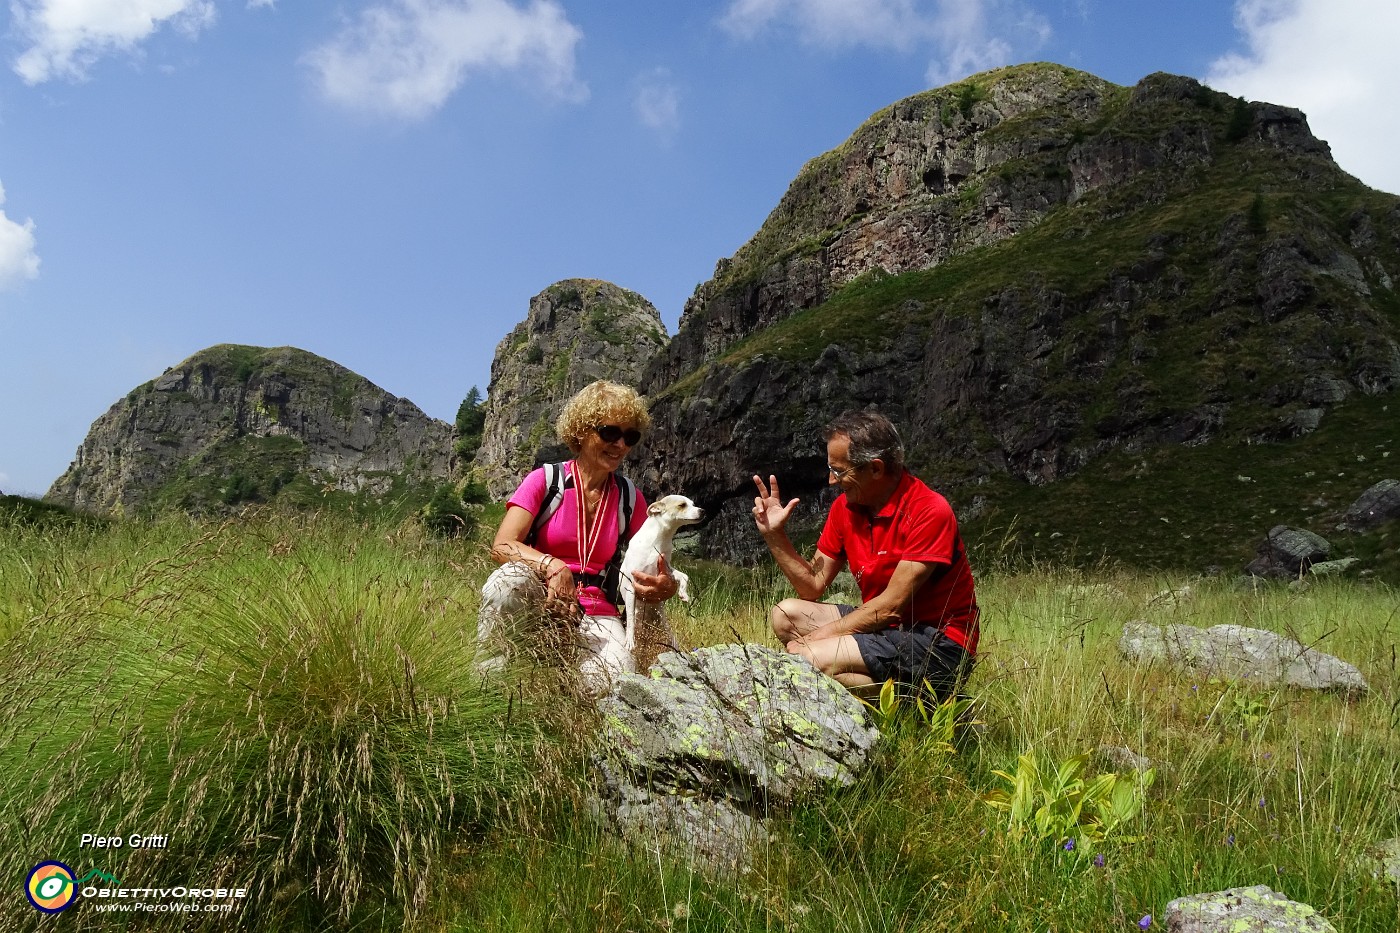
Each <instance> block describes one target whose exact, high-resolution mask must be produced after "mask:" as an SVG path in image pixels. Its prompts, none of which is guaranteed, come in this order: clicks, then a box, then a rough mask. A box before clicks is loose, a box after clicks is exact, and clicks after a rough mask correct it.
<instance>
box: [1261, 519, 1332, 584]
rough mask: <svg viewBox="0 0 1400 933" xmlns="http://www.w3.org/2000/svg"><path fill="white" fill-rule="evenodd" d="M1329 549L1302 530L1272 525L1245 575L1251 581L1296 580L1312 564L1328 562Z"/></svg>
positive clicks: (1328, 544)
mask: <svg viewBox="0 0 1400 933" xmlns="http://www.w3.org/2000/svg"><path fill="white" fill-rule="evenodd" d="M1331 553H1332V545H1331V544H1330V543H1328V541H1327V539H1325V538H1323V537H1321V536H1320V535H1315V534H1313V533H1312V532H1311V531H1305V530H1303V529H1301V528H1289V527H1288V526H1287V525H1275V526H1274V527H1273V528H1271V529H1270V530H1269V533H1268V535H1266V536H1265V538H1264V540H1263V541H1262V542H1261V543H1260V544H1259V550H1258V554H1259V556H1258V557H1256V558H1255V559H1254V560H1253V561H1251V562H1250V564H1249V566H1247V567H1245V568H1244V572H1245V573H1246V574H1247V575H1249V576H1252V577H1267V578H1270V579H1275V580H1296V579H1298V578H1299V577H1300V576H1302V575H1303V574H1305V573H1307V571H1308V568H1309V567H1311V566H1312V565H1313V564H1317V563H1321V562H1322V561H1325V560H1327V558H1328V556H1329V555H1330V554H1331Z"/></svg>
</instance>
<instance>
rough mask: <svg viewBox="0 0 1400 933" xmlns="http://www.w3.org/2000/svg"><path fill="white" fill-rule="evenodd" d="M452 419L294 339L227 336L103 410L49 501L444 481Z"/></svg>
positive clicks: (236, 497) (367, 488) (264, 496)
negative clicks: (269, 344)
mask: <svg viewBox="0 0 1400 933" xmlns="http://www.w3.org/2000/svg"><path fill="white" fill-rule="evenodd" d="M451 446H452V426H451V425H449V424H447V423H445V422H442V421H437V420H435V419H433V418H429V417H428V416H427V415H425V414H423V412H422V411H421V410H419V408H418V407H417V406H416V405H414V404H413V403H412V402H410V401H408V400H407V399H402V398H398V397H396V396H394V395H391V394H389V393H388V392H385V391H384V390H383V389H381V388H379V387H378V386H376V385H374V384H373V383H371V382H370V381H369V380H367V379H365V378H364V377H363V376H360V375H357V374H355V373H353V372H351V371H350V370H348V369H346V368H345V367H343V366H341V365H339V364H337V363H333V362H331V361H330V360H327V359H323V358H322V357H319V356H316V355H315V354H312V353H307V352H306V351H304V350H298V349H295V348H293V347H279V348H276V349H264V348H261V347H248V346H236V345H231V344H221V345H219V346H215V347H211V348H209V349H207V350H202V351H200V352H199V353H196V354H195V355H194V356H192V357H190V358H189V359H187V360H185V361H184V362H183V363H180V364H179V365H178V366H175V367H172V368H171V369H167V370H166V371H165V372H164V373H163V374H162V375H161V376H160V377H159V378H157V379H154V380H152V381H150V382H147V383H145V384H144V385H141V386H138V387H137V388H135V389H133V390H132V391H131V392H130V393H129V394H128V395H127V396H126V397H125V398H123V399H121V400H120V401H118V402H117V403H116V404H114V405H113V406H112V407H111V408H110V409H109V410H108V411H107V413H106V414H104V415H103V416H102V417H100V418H98V419H97V421H95V422H94V423H93V425H92V428H91V429H90V430H89V432H88V435H87V437H86V438H85V439H84V440H83V443H82V446H81V447H79V448H78V452H77V456H76V458H75V459H74V461H73V463H72V465H71V466H69V468H68V470H67V472H65V473H64V474H63V475H62V476H61V477H59V478H58V480H57V481H55V482H54V484H53V487H52V488H50V489H49V492H48V494H47V496H46V497H45V498H46V499H48V500H50V501H53V502H58V503H61V504H64V505H68V506H72V507H74V508H77V509H80V510H83V511H87V512H95V513H104V514H132V513H135V512H140V511H142V510H145V509H154V508H164V507H173V508H180V509H185V510H189V511H195V512H202V511H210V510H217V509H219V508H222V507H226V506H231V505H238V504H240V503H244V502H257V501H270V500H272V499H275V498H283V499H286V498H293V497H297V496H301V497H303V498H305V499H307V500H309V501H314V500H315V499H316V497H317V496H319V495H320V494H322V493H324V492H328V491H340V492H348V493H367V494H369V495H373V496H379V495H383V494H386V493H388V492H390V491H391V490H392V489H394V488H395V487H396V485H402V484H404V483H411V484H428V483H434V482H439V481H441V480H443V479H446V478H447V477H448V475H449V472H450V471H449V462H448V458H449V456H450V453H451Z"/></svg>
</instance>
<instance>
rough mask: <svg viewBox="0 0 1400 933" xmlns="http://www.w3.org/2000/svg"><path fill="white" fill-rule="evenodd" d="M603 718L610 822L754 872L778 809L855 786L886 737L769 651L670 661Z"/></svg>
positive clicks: (834, 689)
mask: <svg viewBox="0 0 1400 933" xmlns="http://www.w3.org/2000/svg"><path fill="white" fill-rule="evenodd" d="M598 709H599V712H600V713H601V714H602V717H603V728H602V733H601V736H600V741H599V749H600V752H599V754H598V756H597V764H598V773H599V776H600V782H601V785H602V786H601V798H602V805H603V809H604V812H605V813H606V814H607V815H608V818H609V820H610V822H611V823H612V824H613V825H614V826H615V827H617V828H618V830H619V831H620V832H621V833H622V834H623V835H624V836H626V837H628V838H632V839H641V840H649V839H653V838H658V837H662V838H670V839H671V840H673V841H674V842H676V843H678V844H679V845H681V846H682V847H684V848H685V849H687V850H688V851H690V852H691V853H692V854H694V855H695V857H696V858H697V859H699V860H701V861H704V862H707V863H709V864H714V865H719V866H727V867H739V866H742V865H743V864H744V861H745V858H746V853H747V851H748V846H749V844H750V843H751V841H752V840H753V839H754V838H756V837H759V836H761V835H762V834H763V832H764V831H765V830H764V820H765V818H766V817H767V815H768V814H769V812H770V810H771V808H773V807H779V806H785V805H788V804H791V803H792V802H793V801H794V800H797V799H799V798H800V797H802V796H803V795H804V794H808V793H812V792H816V791H820V790H824V789H830V788H835V787H844V786H848V785H850V784H851V783H853V782H854V781H855V779H856V777H857V776H858V775H859V774H860V772H861V771H862V769H863V768H864V767H865V766H866V764H867V762H868V761H869V758H870V755H871V751H872V749H873V748H874V746H875V743H876V741H877V740H878V738H879V731H878V730H877V729H876V728H875V726H874V725H873V724H872V723H871V722H870V720H869V718H868V717H867V716H866V713H865V707H864V705H863V704H862V703H861V702H860V701H859V700H857V699H855V698H854V697H853V696H851V695H850V693H849V692H847V690H846V689H845V688H844V687H842V686H841V685H840V684H838V683H836V681H834V680H832V679H831V678H829V677H826V676H824V675H822V674H820V673H818V672H817V671H816V670H815V669H814V668H813V667H812V666H811V665H810V664H809V663H807V662H806V661H805V660H802V659H801V658H798V657H796V656H794V655H790V654H786V653H784V652H779V651H774V650H772V649H770V648H765V647H762V646H758V645H723V646H719V647H714V648H701V649H698V650H696V651H692V652H689V653H684V654H682V653H677V652H672V653H668V654H664V655H662V656H661V657H660V658H659V659H658V660H657V662H656V664H655V665H653V667H652V669H651V671H650V672H649V673H648V674H646V675H641V674H628V675H623V676H622V677H620V678H618V679H617V681H616V682H615V683H614V685H613V687H612V689H611V691H610V692H609V693H608V694H607V695H606V696H604V697H603V698H602V699H601V700H599V703H598Z"/></svg>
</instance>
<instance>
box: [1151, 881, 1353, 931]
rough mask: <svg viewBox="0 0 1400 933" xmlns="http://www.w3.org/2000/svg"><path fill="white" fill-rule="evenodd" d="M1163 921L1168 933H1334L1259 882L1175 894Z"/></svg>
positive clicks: (1306, 909) (1302, 906) (1313, 912)
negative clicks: (1207, 891)
mask: <svg viewBox="0 0 1400 933" xmlns="http://www.w3.org/2000/svg"><path fill="white" fill-rule="evenodd" d="M1166 921H1167V931H1168V933H1336V927H1334V926H1332V924H1330V923H1328V922H1327V920H1326V919H1325V918H1323V916H1322V915H1321V914H1319V913H1318V912H1317V911H1316V910H1314V909H1313V908H1312V907H1309V906H1308V905H1307V904H1300V903H1298V902H1297V901H1291V900H1289V899H1288V898H1287V897H1285V896H1284V895H1282V894H1280V893H1278V892H1277V891H1274V890H1272V889H1270V888H1268V887H1265V886H1264V885H1262V884H1256V885H1253V886H1252V887H1248V888H1231V889H1229V890H1227V891H1216V892H1214V893H1212V894H1191V895H1188V896H1186V897H1178V898H1177V899H1176V900H1174V901H1172V902H1171V903H1169V904H1167V914H1166Z"/></svg>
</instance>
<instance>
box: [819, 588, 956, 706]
mask: <svg viewBox="0 0 1400 933" xmlns="http://www.w3.org/2000/svg"><path fill="white" fill-rule="evenodd" d="M855 608H856V607H855V606H847V605H844V604H843V605H841V607H840V609H841V615H843V616H844V615H846V614H848V613H850V612H853V611H855ZM851 637H852V638H854V639H855V640H856V646H857V647H858V648H859V649H860V658H861V660H862V661H864V662H865V669H866V670H867V671H869V672H870V679H871V680H873V681H875V682H876V683H877V684H881V683H884V682H885V681H887V680H893V681H894V682H895V686H896V687H898V688H900V690H901V692H902V693H907V694H910V695H920V694H925V695H927V694H929V693H932V695H933V697H934V698H936V699H937V700H939V701H942V700H946V699H948V698H949V697H951V696H955V695H956V694H957V692H958V689H959V688H960V687H961V686H962V683H963V681H965V680H967V675H968V674H970V673H972V663H973V658H972V655H970V654H968V653H967V649H965V648H964V647H963V646H962V645H960V644H958V643H957V642H955V641H953V639H951V638H949V637H948V636H947V635H945V634H944V633H943V630H942V629H941V628H939V627H938V626H936V625H929V624H928V623H924V622H917V623H915V624H913V625H910V626H904V627H900V628H887V629H882V630H881V631H878V632H857V633H856V634H854V635H852V636H851Z"/></svg>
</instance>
